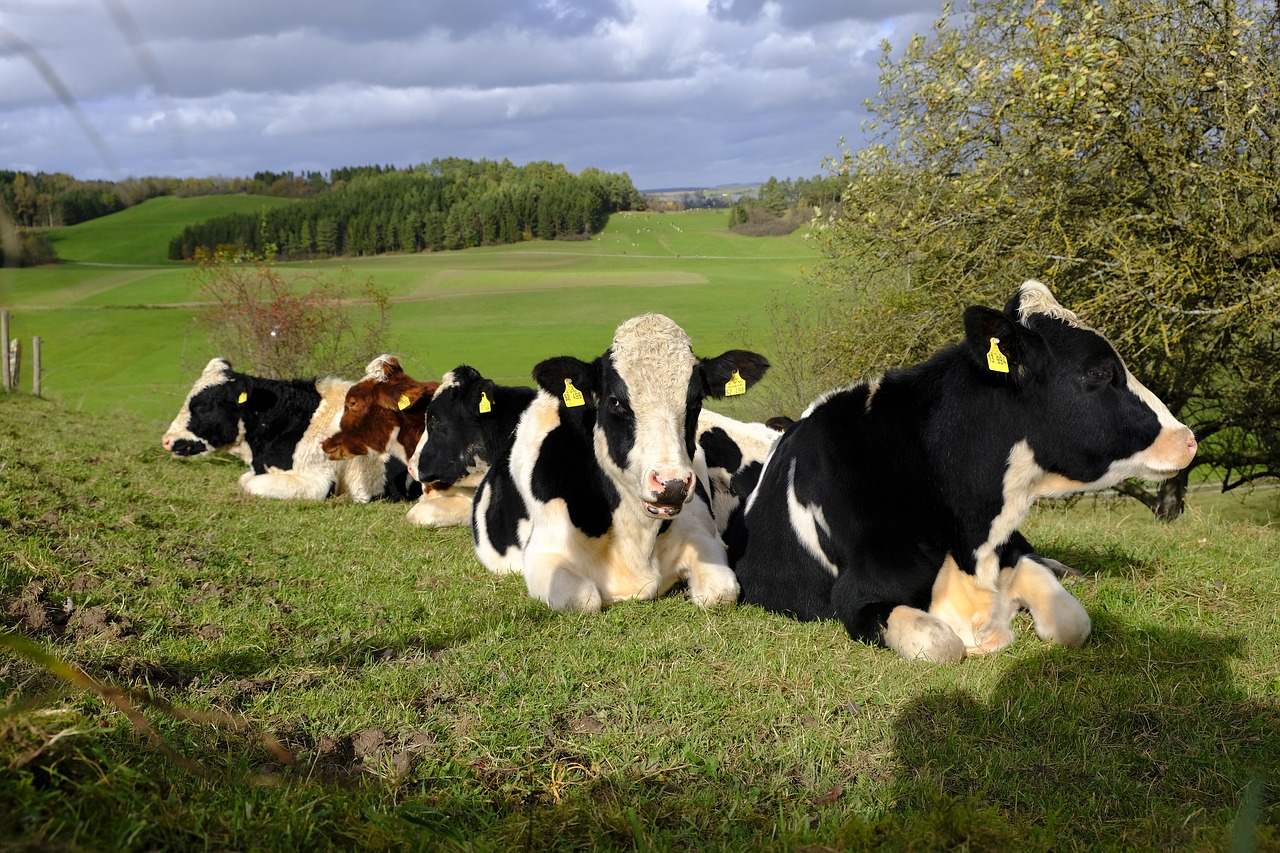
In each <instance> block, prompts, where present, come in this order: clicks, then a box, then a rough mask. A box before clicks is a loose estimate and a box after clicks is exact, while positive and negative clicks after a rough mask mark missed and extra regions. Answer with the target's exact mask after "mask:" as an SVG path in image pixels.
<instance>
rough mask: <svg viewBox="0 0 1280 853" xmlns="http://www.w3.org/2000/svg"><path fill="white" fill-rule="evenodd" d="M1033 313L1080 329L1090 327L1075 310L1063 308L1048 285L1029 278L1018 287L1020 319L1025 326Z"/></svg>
mask: <svg viewBox="0 0 1280 853" xmlns="http://www.w3.org/2000/svg"><path fill="white" fill-rule="evenodd" d="M1032 314H1044V315H1046V316H1049V317H1052V318H1054V319H1055V320H1061V321H1063V322H1064V323H1066V324H1067V325H1068V326H1075V327H1076V328H1079V329H1088V328H1089V327H1088V326H1086V325H1085V324H1084V323H1081V322H1080V318H1079V317H1077V316H1076V315H1075V313H1074V312H1073V311H1070V310H1068V309H1066V308H1063V307H1062V305H1061V303H1059V302H1058V300H1057V299H1056V298H1055V297H1054V295H1053V293H1052V291H1050V290H1049V288H1048V287H1045V285H1044V284H1042V283H1041V282H1038V281H1036V280H1035V279H1027V280H1026V281H1024V282H1023V283H1022V286H1021V287H1020V288H1018V321H1019V322H1020V323H1022V325H1024V326H1025V325H1027V318H1028V317H1030V316H1031V315H1032Z"/></svg>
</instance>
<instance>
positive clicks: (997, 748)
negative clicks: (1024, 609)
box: [848, 616, 1280, 850]
mask: <svg viewBox="0 0 1280 853" xmlns="http://www.w3.org/2000/svg"><path fill="white" fill-rule="evenodd" d="M1242 646H1243V642H1242V641H1241V640H1240V639H1239V638H1236V637H1229V636H1228V637H1221V636H1210V635H1206V634H1202V633H1198V632H1195V631H1191V630H1183V629H1176V628H1162V627H1161V628H1153V627H1145V626H1132V625H1128V624H1123V623H1120V622H1118V621H1116V620H1114V619H1111V618H1108V617H1105V616H1104V617H1102V618H1100V619H1098V620H1096V621H1095V631H1094V636H1093V638H1092V639H1091V640H1090V642H1089V644H1088V645H1087V646H1086V647H1085V648H1084V649H1079V650H1075V649H1064V648H1050V649H1046V650H1045V651H1044V652H1043V653H1041V654H1038V655H1036V656H1035V657H1033V658H1030V659H1028V660H1026V661H1023V662H1020V663H1018V664H1016V665H1014V666H1013V667H1011V668H1010V669H1009V670H1008V672H1007V673H1006V674H1005V675H1004V677H1003V678H1002V679H1001V681H1000V683H999V684H998V685H997V686H996V688H995V689H994V690H993V691H992V693H991V695H990V696H989V697H988V698H985V699H983V698H978V697H975V696H973V695H971V694H970V693H969V692H968V691H966V690H963V689H954V690H947V691H942V692H935V693H929V694H926V695H923V696H920V697H919V698H917V699H915V700H914V701H912V702H911V703H910V704H908V705H907V706H906V707H904V708H903V709H902V710H901V712H900V713H899V714H898V715H897V717H896V719H895V722H894V752H895V756H896V760H897V762H898V764H899V765H900V774H899V777H898V780H897V782H896V784H895V789H896V790H895V801H896V802H897V803H898V805H899V807H900V810H898V811H897V813H895V815H894V816H893V821H894V823H895V824H896V825H898V826H899V827H901V826H902V824H903V822H904V820H905V821H906V822H907V823H908V824H910V823H913V822H914V823H916V824H917V828H918V829H919V830H920V831H922V832H923V833H924V834H925V835H926V836H928V835H932V836H934V839H933V840H934V841H937V842H940V843H942V844H943V845H944V846H946V845H947V844H951V843H960V842H963V843H964V844H965V845H966V846H969V847H971V848H979V849H980V848H998V847H1003V846H1006V845H1007V844H1009V843H1015V842H1016V843H1017V846H1019V847H1020V848H1023V849H1061V848H1071V847H1088V848H1102V847H1120V848H1125V849H1133V848H1137V849H1166V850H1167V849H1174V848H1186V847H1196V848H1206V847H1207V848H1210V849H1223V848H1226V847H1230V846H1232V844H1233V843H1234V844H1236V845H1237V846H1239V845H1240V844H1244V845H1245V848H1246V849H1251V848H1252V847H1253V846H1254V845H1262V846H1268V847H1269V848H1271V849H1274V848H1276V847H1277V846H1280V833H1278V832H1277V827H1278V826H1280V804H1277V802H1276V796H1275V794H1276V785H1277V783H1280V777H1277V775H1276V774H1277V767H1278V764H1280V703H1277V702H1274V701H1270V700H1268V699H1261V700H1260V699H1258V698H1255V697H1251V696H1248V695H1246V693H1245V692H1244V691H1243V690H1242V689H1241V688H1240V687H1239V686H1238V685H1237V684H1236V681H1235V678H1234V675H1233V672H1232V659H1233V658H1235V657H1238V656H1239V654H1240V652H1241V649H1242ZM848 829H850V831H851V832H852V834H853V835H855V836H857V835H860V836H863V837H866V836H867V831H868V830H871V831H872V832H871V834H872V835H875V834H876V833H875V832H874V830H875V829H876V828H875V827H871V826H865V825H864V826H861V827H849V828H848ZM945 836H950V838H946V837H945ZM1233 837H1234V842H1233ZM932 844H933V842H932V841H931V842H929V843H928V844H926V846H932Z"/></svg>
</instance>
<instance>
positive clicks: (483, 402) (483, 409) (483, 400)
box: [480, 391, 493, 415]
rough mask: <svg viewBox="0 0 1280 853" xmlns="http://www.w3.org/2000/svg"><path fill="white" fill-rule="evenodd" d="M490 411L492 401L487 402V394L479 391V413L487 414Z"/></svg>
mask: <svg viewBox="0 0 1280 853" xmlns="http://www.w3.org/2000/svg"><path fill="white" fill-rule="evenodd" d="M492 411H493V403H490V402H489V395H488V394H486V393H485V392H483V391H481V392H480V414H482V415H487V414H489V413H490V412H492Z"/></svg>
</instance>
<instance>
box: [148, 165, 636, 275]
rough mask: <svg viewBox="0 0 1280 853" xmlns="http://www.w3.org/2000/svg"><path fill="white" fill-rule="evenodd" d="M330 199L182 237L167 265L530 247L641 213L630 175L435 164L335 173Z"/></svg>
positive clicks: (228, 220) (210, 224) (208, 225)
mask: <svg viewBox="0 0 1280 853" xmlns="http://www.w3.org/2000/svg"><path fill="white" fill-rule="evenodd" d="M330 180H331V187H330V189H329V191H328V192H325V193H322V194H319V195H317V196H315V198H313V199H311V200H309V201H304V202H302V203H299V204H296V205H289V206H287V207H280V208H276V209H273V210H271V211H267V212H265V213H263V214H260V215H248V214H240V215H230V216H222V217H218V218H216V219H210V220H207V221H205V222H202V223H199V224H197V225H192V226H189V227H187V228H186V229H184V230H183V232H182V233H181V234H180V235H178V236H177V237H175V238H174V239H173V240H172V241H171V242H170V244H169V257H170V258H172V259H174V260H183V259H190V258H194V257H196V256H197V254H198V253H200V252H210V253H212V252H216V251H218V250H219V249H220V248H226V247H228V246H229V247H233V248H235V249H239V250H247V251H250V252H253V253H255V254H260V253H262V252H264V251H269V250H274V251H275V252H276V254H277V255H278V256H279V257H281V258H283V259H292V260H300V259H309V258H315V257H328V256H334V255H375V254H379V253H382V252H418V251H423V250H428V249H430V250H438V249H463V248H468V247H471V246H484V245H492V244H498V243H514V242H519V241H521V240H530V239H534V238H537V239H543V240H555V239H575V238H576V239H581V238H585V237H587V236H589V235H590V234H593V233H595V232H597V231H599V230H600V229H601V228H602V227H604V223H605V221H606V219H607V218H608V216H609V214H610V213H614V212H616V211H623V210H642V209H643V208H644V198H643V197H642V196H641V195H640V193H639V192H638V191H637V190H636V188H635V187H634V186H633V185H632V183H631V178H630V177H629V176H628V175H627V174H626V173H622V174H614V173H609V172H602V171H600V170H598V169H584V170H583V171H582V172H580V173H578V174H576V175H574V174H571V173H570V172H569V171H568V170H567V169H565V167H564V166H562V165H558V164H554V163H547V162H535V163H529V164H527V165H524V166H514V165H512V164H511V163H510V162H509V161H506V160H503V161H502V162H496V161H492V160H481V161H472V160H462V159H453V158H450V159H445V160H433V161H431V162H430V163H425V164H422V165H419V166H415V167H412V168H408V169H396V168H393V167H389V166H388V167H380V166H373V167H360V168H357V169H352V170H335V172H333V173H331V175H330Z"/></svg>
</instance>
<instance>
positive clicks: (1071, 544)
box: [0, 396, 1280, 850]
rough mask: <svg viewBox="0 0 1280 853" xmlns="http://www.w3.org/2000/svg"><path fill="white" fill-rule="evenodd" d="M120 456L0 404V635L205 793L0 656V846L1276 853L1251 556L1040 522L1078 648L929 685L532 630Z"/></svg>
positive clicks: (1276, 739)
mask: <svg viewBox="0 0 1280 853" xmlns="http://www.w3.org/2000/svg"><path fill="white" fill-rule="evenodd" d="M144 427H145V424H144V423H143V422H141V421H139V420H137V419H136V418H134V417H132V416H129V415H121V416H119V417H117V418H112V419H109V420H107V421H103V420H102V419H99V418H95V417H93V416H91V415H89V414H87V413H81V412H75V411H72V410H69V409H68V408H66V407H64V406H62V405H59V404H56V403H52V402H48V401H44V400H38V399H34V398H30V397H23V396H7V397H4V398H0V440H2V442H3V446H4V448H5V450H4V454H3V461H2V462H0V465H3V469H2V470H3V474H2V476H0V483H3V489H2V490H0V519H3V521H2V522H0V553H3V558H2V559H0V612H3V614H4V616H3V618H4V620H5V622H6V623H8V624H10V625H13V626H14V628H15V629H16V630H17V631H18V632H19V633H20V634H21V635H22V636H26V637H31V638H33V639H35V640H36V641H38V642H39V643H40V644H41V645H42V646H43V647H44V648H45V649H47V650H50V651H52V652H53V653H54V654H56V655H57V656H59V657H60V658H62V659H64V660H66V661H69V662H71V663H74V664H75V665H77V666H79V667H82V668H83V669H84V670H86V671H87V672H88V673H89V674H90V675H92V676H94V677H95V678H98V679H101V680H103V681H106V682H108V683H111V684H117V685H119V686H121V687H123V688H127V689H129V690H132V691H134V692H135V695H136V696H137V700H136V701H137V702H139V703H145V700H146V699H147V698H148V697H149V698H154V699H157V700H163V701H165V702H169V703H173V705H175V706H176V707H177V709H178V712H170V711H166V710H163V709H158V708H154V707H151V708H146V709H144V714H145V717H146V719H147V720H148V721H149V722H150V724H151V725H152V726H154V727H155V729H156V731H157V732H158V733H159V734H160V735H161V736H162V737H163V738H164V739H165V741H166V742H167V743H168V744H169V745H170V746H171V747H172V748H173V749H175V750H177V752H178V753H180V754H181V755H182V756H185V757H186V758H187V759H190V760H191V761H194V762H197V763H198V764H199V765H200V766H201V767H203V768H204V773H203V774H201V773H193V772H191V771H188V770H185V769H183V768H182V767H181V766H180V765H179V764H178V763H176V762H175V761H174V760H172V759H169V758H166V756H165V755H164V753H163V752H162V751H160V750H159V749H157V748H156V746H155V745H153V744H152V743H151V742H149V741H148V740H147V739H146V738H145V737H144V736H143V734H142V733H140V732H139V731H138V729H137V728H136V727H135V726H134V725H132V724H131V723H130V722H129V720H128V719H127V718H126V717H125V716H124V715H123V714H122V713H121V712H120V711H119V710H117V709H116V708H115V706H113V705H111V704H110V703H108V702H106V701H105V700H104V699H103V698H101V697H100V696H98V695H96V694H94V693H92V692H83V691H77V690H74V689H71V688H70V687H69V686H68V685H67V684H66V683H65V682H63V681H61V680H59V679H58V678H55V677H54V676H53V675H51V674H50V673H49V672H48V671H47V670H45V669H43V668H41V667H39V666H37V665H35V664H34V663H32V662H31V661H30V660H29V659H27V658H24V657H21V656H17V655H14V654H11V653H3V652H0V694H2V695H3V696H4V697H5V703H6V705H5V708H4V711H3V713H2V714H0V762H3V763H4V765H5V766H6V767H7V769H6V770H5V772H4V773H3V774H0V802H5V803H8V804H10V805H11V808H9V809H3V810H0V846H2V847H17V848H21V849H102V848H111V849H121V850H130V849H155V848H183V849H190V848H205V849H209V848H214V849H243V850H249V849H263V850H265V849H285V848H288V849H335V848H347V847H361V848H367V849H404V848H422V849H455V848H465V849H478V850H489V849H493V850H500V849H511V848H532V849H559V850H572V849H602V850H613V849H636V848H642V849H652V850H676V849H681V850H683V849H708V850H740V849H752V850H795V849H807V850H826V849H849V848H853V849H885V850H900V849H913V850H914V849H921V850H927V849H971V850H1004V849H1025V850H1061V849H1150V850H1156V849H1159V850H1168V849H1183V850H1205V849H1209V850H1213V849H1229V848H1231V847H1232V846H1233V844H1234V843H1235V842H1237V841H1243V842H1247V843H1246V844H1245V845H1244V846H1243V847H1241V848H1238V849H1250V848H1249V847H1248V845H1250V844H1252V845H1256V846H1257V848H1258V849H1280V835H1277V824H1278V821H1280V806H1277V797H1276V796H1275V792H1276V787H1275V786H1276V784H1277V781H1278V780H1277V779H1276V775H1275V771H1276V757H1277V756H1280V676H1278V675H1277V672H1280V652H1278V649H1280V616H1278V615H1277V609H1276V607H1275V603H1276V601H1277V600H1280V573H1278V572H1277V568H1280V566H1277V557H1276V555H1277V554H1278V553H1280V531H1277V529H1276V528H1275V527H1274V526H1263V525H1257V524H1253V523H1248V522H1236V521H1230V520H1228V519H1227V518H1225V517H1224V516H1223V515H1222V514H1220V513H1219V512H1218V511H1217V510H1216V509H1214V508H1212V507H1209V506H1201V505H1200V503H1199V502H1198V503H1197V506H1196V507H1194V508H1193V510H1192V512H1191V513H1190V514H1189V515H1188V516H1186V517H1184V518H1183V519H1181V520H1180V521H1179V522H1177V523H1176V524H1172V525H1157V524H1155V523H1153V522H1152V521H1151V520H1150V518H1149V517H1148V516H1146V515H1145V511H1141V510H1140V508H1138V507H1137V506H1136V504H1131V503H1114V502H1111V501H1093V500H1090V501H1084V502H1080V503H1078V504H1076V505H1075V506H1074V507H1072V508H1070V509H1061V508H1044V509H1041V510H1039V511H1037V514H1036V515H1035V517H1034V518H1033V520H1032V522H1031V524H1029V525H1028V526H1027V527H1026V528H1025V529H1026V531H1027V532H1028V534H1029V535H1030V537H1031V538H1032V540H1033V541H1035V542H1036V544H1037V545H1038V546H1040V547H1041V548H1042V549H1043V550H1044V551H1045V552H1046V553H1048V554H1050V555H1053V556H1055V557H1058V558H1059V559H1062V560H1064V561H1065V562H1068V563H1070V564H1072V565H1075V566H1077V567H1079V568H1080V569H1081V570H1082V571H1083V572H1084V577H1083V579H1081V580H1079V581H1076V582H1074V584H1073V585H1072V590H1073V592H1074V593H1075V594H1076V595H1077V596H1078V597H1079V598H1080V599H1081V601H1082V603H1083V604H1084V605H1085V607H1086V608H1087V609H1088V611H1089V612H1090V614H1091V616H1092V617H1093V620H1094V626H1095V627H1094V633H1093V637H1092V638H1091V640H1090V642H1089V643H1088V644H1087V645H1086V647H1085V648H1083V649H1079V650H1073V649H1062V648H1055V647H1050V646H1046V645H1045V644H1043V643H1041V642H1039V641H1038V640H1036V639H1035V637H1034V635H1033V634H1032V633H1031V632H1030V630H1029V625H1028V624H1026V623H1025V622H1021V623H1020V624H1019V631H1020V635H1021V636H1020V639H1019V641H1018V642H1017V643H1016V644H1015V645H1014V646H1012V647H1010V648H1009V649H1007V650H1005V651H1004V652H1002V653H1000V654H998V655H996V656H993V657H991V658H987V659H983V658H979V659H972V660H969V661H966V662H964V663H963V664H961V665H958V666H954V667H939V666H928V665H922V664H916V663H910V662H906V661H901V660H898V659H896V658H895V657H893V656H892V655H891V654H890V653H888V652H887V651H884V650H882V649H874V648H870V647H867V646H863V645H859V644H855V643H852V642H851V641H850V640H849V639H848V637H847V636H846V635H845V634H844V633H843V631H842V630H841V629H840V628H839V627H838V626H836V625H833V624H822V625H802V624H798V623H795V622H790V621H787V620H785V619H781V618H778V617H775V616H773V615H770V614H767V613H764V612H763V611H760V610H758V609H756V608H745V607H744V608H730V609H726V610H721V611H717V612H712V613H703V612H701V611H698V610H696V609H695V608H694V607H692V605H690V604H689V602H688V601H687V600H685V599H684V598H683V597H682V596H680V595H676V596H672V597H669V598H666V599H663V600H660V601H656V602H636V603H630V604H624V605H620V606H616V607H613V608H610V609H609V610H607V611H605V612H604V613H603V614H600V615H597V616H582V615H560V614H554V613H551V612H550V611H548V610H547V609H546V608H544V607H543V606H542V605H541V604H538V603H537V602H534V601H532V600H530V599H529V598H527V596H526V595H525V594H524V589H523V584H522V582H521V581H520V579H519V578H498V577H495V576H492V575H489V574H488V573H487V572H485V571H484V570H483V569H482V568H481V567H480V566H479V564H478V563H477V562H476V561H475V559H474V557H473V556H472V555H471V553H470V543H469V537H468V534H467V531H465V530H462V529H452V530H438V531H433V530H424V529H419V528H415V527H412V526H410V525H407V524H406V523H405V522H404V521H403V513H404V511H405V507H404V506H403V505H394V504H372V505H365V506H359V505H353V504H350V503H347V502H345V501H342V500H337V501H330V502H326V503H302V502H272V501H254V500H252V499H250V498H248V497H246V496H243V495H242V494H240V493H239V491H238V489H237V487H236V482H235V481H236V477H237V476H238V474H239V471H240V467H239V465H238V463H233V462H231V461H228V460H221V459H217V460H204V461H201V460H195V461H191V462H188V463H183V462H178V461H175V460H172V459H170V458H168V456H167V455H166V454H164V453H163V452H162V451H161V450H160V448H159V447H158V446H157V445H156V442H155V441H154V440H153V437H152V436H151V435H150V434H149V433H148V432H147V430H146V429H145V428H144ZM1254 501H1257V502H1262V503H1265V502H1266V501H1270V505H1269V511H1274V510H1275V509H1276V508H1277V507H1276V505H1275V498H1274V493H1263V492H1259V493H1257V494H1256V495H1255V496H1254ZM1205 503H1209V502H1208V501H1206V502H1205ZM214 713H218V714H223V715H227V716H229V717H230V718H233V719H234V720H236V721H238V723H237V724H236V725H231V724H229V723H227V722H221V723H219V722H216V721H213V722H211V720H212V719H214V718H211V717H208V716H200V715H209V714H214ZM264 735H270V736H272V737H274V738H275V739H277V740H278V741H279V743H280V744H282V745H283V748H284V749H285V750H287V753H288V755H289V756H290V757H291V760H292V762H293V763H292V764H289V763H288V762H286V761H284V760H282V757H281V755H279V754H277V753H275V752H273V751H272V750H271V749H270V748H268V742H267V741H266V740H264V737H263V736H264Z"/></svg>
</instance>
